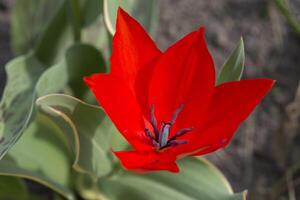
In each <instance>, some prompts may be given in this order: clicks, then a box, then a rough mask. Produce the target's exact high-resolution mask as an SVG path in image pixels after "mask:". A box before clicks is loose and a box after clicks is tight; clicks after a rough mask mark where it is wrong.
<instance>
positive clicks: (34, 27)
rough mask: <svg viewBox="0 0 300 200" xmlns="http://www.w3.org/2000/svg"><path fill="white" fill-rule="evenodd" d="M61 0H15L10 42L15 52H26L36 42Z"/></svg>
mask: <svg viewBox="0 0 300 200" xmlns="http://www.w3.org/2000/svg"><path fill="white" fill-rule="evenodd" d="M61 2H62V1H61V0H53V1H37V0H26V1H24V0H16V2H15V4H14V7H13V9H12V13H11V38H12V40H11V42H12V48H13V50H14V51H15V52H16V53H17V54H23V53H27V52H28V50H29V49H32V48H33V47H34V46H35V45H36V42H37V38H38V36H39V34H40V33H41V32H42V31H43V30H44V29H45V25H46V24H47V23H48V22H49V20H50V19H51V17H53V14H54V13H55V11H56V10H57V8H58V7H59V5H60V3H61Z"/></svg>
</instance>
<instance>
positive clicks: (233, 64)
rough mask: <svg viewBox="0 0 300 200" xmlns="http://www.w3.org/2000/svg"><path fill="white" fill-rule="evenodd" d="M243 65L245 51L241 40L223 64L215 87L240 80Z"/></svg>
mask: <svg viewBox="0 0 300 200" xmlns="http://www.w3.org/2000/svg"><path fill="white" fill-rule="evenodd" d="M244 65H245V50H244V42H243V38H241V40H240V42H239V44H238V45H237V47H236V48H235V49H234V50H233V52H232V53H231V55H230V56H229V58H228V59H227V61H226V62H225V63H224V64H223V66H222V68H221V72H220V74H219V76H218V79H217V85H219V84H221V83H225V82H229V81H238V80H240V79H241V77H242V74H243V70H244Z"/></svg>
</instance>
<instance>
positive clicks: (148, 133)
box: [84, 9, 274, 172]
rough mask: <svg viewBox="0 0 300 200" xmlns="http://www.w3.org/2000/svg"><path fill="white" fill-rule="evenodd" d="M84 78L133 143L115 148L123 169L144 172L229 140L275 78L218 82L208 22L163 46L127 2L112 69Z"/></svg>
mask: <svg viewBox="0 0 300 200" xmlns="http://www.w3.org/2000/svg"><path fill="white" fill-rule="evenodd" d="M84 80H85V82H86V83H87V85H88V86H89V87H90V88H91V89H92V91H93V92H94V94H95V96H96V98H97V100H98V101H99V103H100V104H101V105H102V107H103V108H104V110H105V111H106V113H107V114H108V116H109V117H110V118H111V120H112V121H113V122H114V124H115V125H116V127H117V128H118V130H119V131H120V132H121V133H122V135H123V136H124V137H125V138H126V139H127V141H128V142H129V143H130V144H131V145H132V147H133V150H131V151H120V152H115V155H116V156H117V157H118V158H119V159H120V160H121V163H122V165H123V166H124V167H125V168H126V169H129V170H135V171H143V172H145V171H155V170H168V171H171V172H178V171H179V168H178V166H177V164H176V159H179V158H182V157H184V156H190V155H202V154H207V153H210V152H213V151H215V150H217V149H219V148H223V147H225V146H226V145H227V144H228V142H229V141H230V139H231V138H232V136H233V133H234V132H235V131H236V129H237V128H238V127H239V125H240V123H241V122H242V121H243V120H245V119H246V117H247V116H248V115H249V114H250V112H251V111H252V110H253V109H254V107H255V106H256V105H257V104H258V103H259V102H260V101H261V99H262V97H263V96H264V95H265V94H266V93H267V92H268V91H269V90H270V88H271V87H272V85H273V83H274V81H273V80H270V79H255V80H242V81H233V82H228V83H224V84H221V85H218V86H215V70H214V63H213V60H212V57H211V55H210V53H209V52H208V49H207V47H206V43H205V39H204V28H200V29H199V30H197V31H194V32H192V33H190V34H188V35H187V36H185V37H184V38H183V39H181V40H180V41H178V42H177V43H175V44H174V45H172V46H171V47H170V48H169V49H167V50H166V51H165V52H161V51H160V50H159V49H158V48H157V47H156V45H155V44H154V42H153V41H152V40H151V38H150V37H149V36H148V35H147V33H146V32H145V30H144V29H143V28H142V27H141V26H140V25H139V24H138V22H136V21H135V20H134V19H133V18H131V17H130V16H129V15H128V14H127V13H126V12H124V11H123V10H122V9H119V11H118V17H117V25H116V34H115V36H114V38H113V52H112V57H111V72H110V74H94V75H92V76H90V77H87V78H85V79H84Z"/></svg>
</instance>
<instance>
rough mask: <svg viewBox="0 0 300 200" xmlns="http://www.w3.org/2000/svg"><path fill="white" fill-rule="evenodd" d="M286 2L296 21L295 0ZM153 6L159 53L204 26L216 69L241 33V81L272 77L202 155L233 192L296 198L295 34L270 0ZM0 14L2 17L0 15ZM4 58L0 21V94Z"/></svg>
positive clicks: (298, 38)
mask: <svg viewBox="0 0 300 200" xmlns="http://www.w3.org/2000/svg"><path fill="white" fill-rule="evenodd" d="M290 3H291V6H290V7H291V9H292V11H293V15H294V17H295V18H296V19H297V20H298V21H300V0H290ZM160 4H161V6H160V22H159V27H158V30H157V37H156V41H157V42H158V44H159V46H160V47H161V48H162V49H165V48H167V47H168V46H169V45H170V44H172V43H173V42H175V41H176V40H178V39H179V38H181V37H182V36H184V35H185V34H186V33H188V32H190V31H192V30H194V29H196V28H198V27H199V26H200V25H201V26H205V27H206V38H207V42H208V45H209V49H210V51H211V53H212V56H213V57H214V59H215V64H216V67H217V68H219V67H220V66H221V65H222V63H223V62H224V61H225V59H226V57H227V56H228V55H229V53H230V51H231V50H232V49H233V48H234V47H235V45H236V43H237V42H238V41H239V39H240V37H241V36H243V38H244V42H245V47H246V69H245V73H244V77H243V78H256V77H268V78H272V79H275V80H277V83H276V87H275V88H274V89H273V90H272V92H271V93H270V94H269V95H268V96H267V97H266V98H265V99H264V101H263V102H262V104H261V105H260V106H259V107H258V108H257V109H256V111H255V112H254V113H253V114H252V115H251V117H250V118H249V119H248V120H247V121H246V122H245V123H244V124H243V125H242V126H241V128H240V129H239V131H238V132H237V133H236V135H235V137H234V139H233V141H232V142H231V144H230V145H229V146H228V148H226V149H225V150H221V151H218V152H217V153H214V154H211V155H209V156H207V157H208V158H209V159H210V160H212V161H213V162H214V163H215V164H216V165H217V166H218V167H219V168H220V169H221V170H222V171H223V172H224V173H225V175H226V176H227V177H228V179H229V180H230V182H231V184H232V185H233V187H234V190H235V191H236V192H239V191H242V190H244V189H248V191H249V193H250V199H270V200H273V199H279V197H280V195H282V194H284V195H285V196H286V197H288V198H289V199H292V200H293V199H296V196H298V197H299V196H300V194H299V193H300V175H299V171H300V169H299V168H300V167H297V166H299V164H300V158H299V154H300V134H299V132H300V129H299V118H300V117H299V116H300V87H299V88H298V85H299V80H300V35H297V34H296V33H295V32H293V30H292V29H291V28H290V26H289V25H288V23H287V21H286V20H285V18H283V17H282V15H281V14H280V13H279V12H278V10H277V9H276V7H275V6H274V4H273V2H272V0H222V1H220V0H210V1H207V0H184V1H183V0H161V1H160ZM0 9H1V8H0ZM2 10H3V9H2ZM0 13H1V14H0V19H4V17H6V16H5V14H3V13H5V11H2V12H0ZM11 57H12V53H11V51H10V47H9V27H8V23H7V20H0V66H1V67H0V83H1V84H0V94H1V90H2V88H3V86H4V80H5V79H4V70H3V66H4V64H5V63H6V62H7V61H8V60H9V59H10V58H11ZM297 88H298V93H297ZM294 197H295V198H294Z"/></svg>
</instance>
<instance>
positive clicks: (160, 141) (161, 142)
mask: <svg viewBox="0 0 300 200" xmlns="http://www.w3.org/2000/svg"><path fill="white" fill-rule="evenodd" d="M183 106H184V105H183V104H180V106H179V107H178V108H177V109H176V110H175V112H174V113H173V115H172V118H171V120H170V121H169V122H164V121H163V122H161V125H160V128H158V126H157V120H156V117H155V115H154V106H153V105H152V106H151V108H150V123H151V126H152V128H153V132H152V131H150V129H148V128H145V130H144V131H145V135H146V136H147V137H148V138H149V139H150V140H151V142H152V145H153V146H154V147H156V148H157V150H162V149H165V148H167V147H174V146H177V145H180V144H186V143H187V140H177V139H178V137H180V136H182V135H184V134H186V133H188V132H190V131H192V128H184V129H181V130H179V131H177V132H176V133H175V134H174V136H172V137H170V138H169V136H170V132H171V127H172V126H173V125H174V124H175V122H176V119H177V116H178V115H179V113H180V112H181V111H182V109H183Z"/></svg>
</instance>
